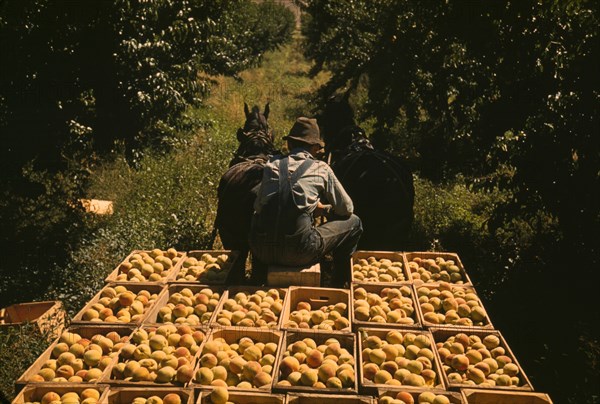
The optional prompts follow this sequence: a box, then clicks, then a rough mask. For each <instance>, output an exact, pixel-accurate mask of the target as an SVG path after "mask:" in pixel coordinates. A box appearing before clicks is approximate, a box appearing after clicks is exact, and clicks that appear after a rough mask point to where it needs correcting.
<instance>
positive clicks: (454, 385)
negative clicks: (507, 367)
mask: <svg viewBox="0 0 600 404" xmlns="http://www.w3.org/2000/svg"><path fill="white" fill-rule="evenodd" d="M430 331H431V334H432V335H433V339H434V341H435V343H436V352H437V354H438V357H439V359H440V363H441V364H442V367H447V365H445V364H444V358H443V355H440V353H439V352H440V351H439V350H440V347H441V346H442V345H443V343H444V342H446V341H447V340H448V338H450V337H451V336H455V335H457V334H466V335H467V336H478V337H479V338H481V340H483V339H484V338H485V337H486V336H488V335H494V336H496V337H498V340H499V347H502V348H503V349H504V350H505V353H504V356H507V357H508V358H510V360H511V361H512V363H514V364H515V365H516V366H517V369H518V373H517V377H518V378H519V385H518V386H500V385H498V384H496V385H495V386H481V385H475V386H473V385H472V384H467V383H459V382H452V381H450V380H449V379H448V373H449V372H450V373H457V372H456V371H455V370H454V369H452V368H448V367H447V368H448V370H447V371H446V370H445V371H444V372H442V373H443V374H442V376H443V377H444V382H445V384H446V388H447V389H449V390H457V389H460V388H478V389H494V390H509V391H515V390H517V391H518V390H522V391H532V390H533V386H532V385H531V382H530V381H529V378H528V377H527V375H526V374H525V372H524V371H523V368H522V367H521V366H520V365H519V362H518V361H517V358H516V357H515V355H514V354H513V353H512V351H511V350H510V347H509V346H508V344H507V343H506V341H505V340H504V337H503V336H502V334H501V333H500V332H499V331H496V330H473V329H471V330H457V329H456V328H453V329H449V328H444V327H436V328H430ZM438 344H439V345H440V346H437V345H438ZM466 351H467V349H465V352H466Z"/></svg>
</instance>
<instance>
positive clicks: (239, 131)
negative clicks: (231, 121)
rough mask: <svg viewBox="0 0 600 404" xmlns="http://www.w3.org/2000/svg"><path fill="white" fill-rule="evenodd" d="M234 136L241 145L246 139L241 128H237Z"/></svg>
mask: <svg viewBox="0 0 600 404" xmlns="http://www.w3.org/2000/svg"><path fill="white" fill-rule="evenodd" d="M235 135H236V137H237V140H238V142H240V143H242V141H244V139H245V138H246V135H245V134H244V130H243V129H242V128H239V129H238V130H237V133H236V134H235Z"/></svg>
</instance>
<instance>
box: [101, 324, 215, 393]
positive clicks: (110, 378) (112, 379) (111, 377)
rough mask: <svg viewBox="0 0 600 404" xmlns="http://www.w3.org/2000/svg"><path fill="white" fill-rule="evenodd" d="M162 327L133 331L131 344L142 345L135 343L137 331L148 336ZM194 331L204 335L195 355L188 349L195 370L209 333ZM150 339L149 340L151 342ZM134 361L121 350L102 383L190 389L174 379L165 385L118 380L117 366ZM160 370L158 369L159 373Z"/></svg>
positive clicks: (147, 381)
mask: <svg viewBox="0 0 600 404" xmlns="http://www.w3.org/2000/svg"><path fill="white" fill-rule="evenodd" d="M161 325H164V324H160V325H158V326H155V325H146V324H145V325H142V326H141V327H139V328H136V329H135V330H134V331H133V333H132V334H131V341H130V343H131V344H133V345H135V346H136V347H137V346H139V345H141V344H139V343H136V342H135V341H134V339H135V337H136V336H135V333H136V332H137V331H140V330H143V331H146V332H147V333H148V334H150V333H151V332H153V331H156V329H157V328H158V327H160V326H161ZM173 325H174V326H175V327H177V326H178V324H173ZM192 331H193V332H200V333H202V336H201V341H200V342H196V344H197V345H198V350H197V351H196V352H195V353H193V352H191V350H190V349H189V348H188V351H190V356H191V360H190V361H189V364H190V366H191V367H192V369H193V368H195V366H196V362H197V360H198V356H199V355H200V351H201V350H202V346H203V345H204V343H205V342H206V339H207V333H208V332H207V331H205V330H203V329H192ZM178 333H179V332H178ZM149 337H150V338H151V336H150V335H149ZM150 338H149V340H150ZM169 346H174V345H171V342H169ZM179 346H180V345H179V344H178V345H177V346H176V348H177V347H179ZM151 351H152V352H154V351H155V350H153V349H152V348H151ZM132 360H135V359H129V358H125V357H124V355H123V350H120V351H119V354H118V355H115V358H114V360H113V362H112V364H111V365H110V368H109V369H107V371H106V372H104V374H103V375H102V379H101V382H102V383H107V384H110V385H111V386H114V387H123V388H131V387H137V388H146V389H148V388H150V389H157V388H163V387H164V388H181V387H184V386H185V387H188V386H187V383H184V382H179V381H177V380H174V379H173V380H172V381H170V382H165V383H163V382H156V381H149V380H143V381H133V380H125V378H123V379H119V378H117V376H116V375H115V372H114V368H115V366H117V365H118V364H119V363H127V362H130V361H132ZM181 366H182V364H179V365H178V367H177V368H176V369H175V370H178V369H179V367H181ZM159 369H160V367H159ZM159 369H157V371H158V370H159ZM155 373H156V371H155Z"/></svg>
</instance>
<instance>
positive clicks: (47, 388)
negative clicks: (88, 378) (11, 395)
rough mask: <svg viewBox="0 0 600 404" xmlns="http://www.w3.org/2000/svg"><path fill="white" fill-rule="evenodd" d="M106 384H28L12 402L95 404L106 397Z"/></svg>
mask: <svg viewBox="0 0 600 404" xmlns="http://www.w3.org/2000/svg"><path fill="white" fill-rule="evenodd" d="M107 393H108V385H105V384H96V385H94V386H86V385H82V384H76V383H56V384H52V385H49V384H45V385H40V384H30V385H27V386H26V387H25V388H24V389H23V390H21V392H20V393H19V394H18V395H17V396H16V397H15V399H14V400H13V401H12V404H39V403H44V404H45V403H52V404H54V403H81V404H96V403H101V402H103V400H105V399H106V394H107Z"/></svg>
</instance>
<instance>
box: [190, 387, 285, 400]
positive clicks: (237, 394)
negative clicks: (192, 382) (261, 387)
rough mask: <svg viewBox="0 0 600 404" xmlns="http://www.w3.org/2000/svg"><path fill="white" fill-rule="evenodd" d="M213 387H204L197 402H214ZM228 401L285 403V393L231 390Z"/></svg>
mask: <svg viewBox="0 0 600 404" xmlns="http://www.w3.org/2000/svg"><path fill="white" fill-rule="evenodd" d="M211 392H212V389H208V388H207V389H204V388H203V390H201V391H200V394H199V395H198V400H197V401H196V404H212V401H211V400H210V397H209V396H210V393H211ZM228 402H231V403H235V404H285V403H286V400H285V395H283V394H267V393H255V392H246V391H233V390H229V400H228Z"/></svg>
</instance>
